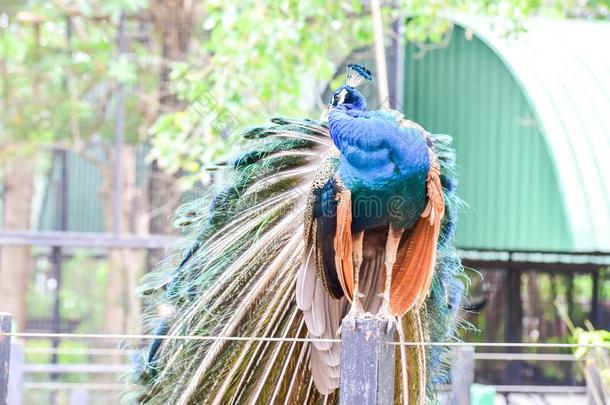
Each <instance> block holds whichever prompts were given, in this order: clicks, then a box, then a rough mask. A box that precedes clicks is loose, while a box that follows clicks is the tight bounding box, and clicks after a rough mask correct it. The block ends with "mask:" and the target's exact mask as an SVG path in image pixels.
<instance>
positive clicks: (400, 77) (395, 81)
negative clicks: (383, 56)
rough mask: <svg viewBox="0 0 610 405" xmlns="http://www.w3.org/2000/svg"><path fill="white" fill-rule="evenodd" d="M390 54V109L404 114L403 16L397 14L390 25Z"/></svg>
mask: <svg viewBox="0 0 610 405" xmlns="http://www.w3.org/2000/svg"><path fill="white" fill-rule="evenodd" d="M392 32H393V34H394V36H393V38H392V53H391V55H390V58H391V59H390V84H391V88H390V108H393V109H395V110H398V111H401V112H403V113H404V112H405V111H404V109H403V102H404V76H405V45H404V41H403V38H404V36H405V24H404V16H403V15H402V14H399V15H398V17H397V18H396V20H395V21H394V23H392Z"/></svg>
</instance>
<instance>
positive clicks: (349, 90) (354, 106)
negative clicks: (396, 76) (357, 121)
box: [329, 64, 373, 111]
mask: <svg viewBox="0 0 610 405" xmlns="http://www.w3.org/2000/svg"><path fill="white" fill-rule="evenodd" d="M371 80H373V75H372V74H371V72H370V70H368V69H367V68H365V67H364V66H360V65H356V64H349V65H347V78H346V80H345V84H344V85H343V86H341V87H339V88H338V89H337V90H335V92H334V93H333V96H332V99H331V100H330V105H329V107H330V108H338V107H340V106H342V107H343V108H345V109H348V110H360V111H364V110H365V109H366V100H365V99H364V96H363V95H362V93H360V92H359V91H358V90H356V87H357V86H360V85H361V84H364V83H367V82H370V81H371Z"/></svg>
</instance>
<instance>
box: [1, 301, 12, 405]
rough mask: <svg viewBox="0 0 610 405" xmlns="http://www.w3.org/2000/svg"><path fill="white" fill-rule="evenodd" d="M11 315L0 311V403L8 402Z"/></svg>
mask: <svg viewBox="0 0 610 405" xmlns="http://www.w3.org/2000/svg"><path fill="white" fill-rule="evenodd" d="M11 321H12V316H11V314H8V313H6V312H0V405H7V404H8V377H9V364H10V358H11V337H10V335H6V333H10V332H11Z"/></svg>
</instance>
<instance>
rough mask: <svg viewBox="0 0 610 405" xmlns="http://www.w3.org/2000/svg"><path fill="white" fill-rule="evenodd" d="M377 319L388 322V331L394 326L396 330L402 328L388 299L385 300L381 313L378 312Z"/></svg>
mask: <svg viewBox="0 0 610 405" xmlns="http://www.w3.org/2000/svg"><path fill="white" fill-rule="evenodd" d="M384 298H385V297H384ZM377 319H378V320H379V321H385V322H387V325H386V332H387V333H389V332H390V331H391V330H392V328H394V330H399V329H400V328H399V327H398V317H397V316H396V315H394V314H392V312H391V311H390V306H389V304H388V303H387V301H385V300H384V302H383V303H382V305H381V309H380V310H379V313H377Z"/></svg>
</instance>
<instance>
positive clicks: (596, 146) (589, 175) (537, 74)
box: [456, 17, 610, 252]
mask: <svg viewBox="0 0 610 405" xmlns="http://www.w3.org/2000/svg"><path fill="white" fill-rule="evenodd" d="M456 24H457V25H459V26H462V27H463V28H464V29H465V30H466V31H467V32H469V33H472V34H474V35H475V36H477V37H478V38H480V39H481V40H482V41H484V42H485V43H486V44H487V45H488V46H489V47H490V48H491V49H492V50H493V51H494V52H495V53H496V55H498V56H499V57H500V58H501V60H502V61H503V63H504V64H505V66H506V67H507V68H508V69H509V70H510V72H511V73H512V75H513V76H514V78H515V79H516V80H517V81H518V83H519V85H520V87H521V89H522V91H523V93H524V95H525V97H526V98H527V99H528V101H529V104H530V107H531V108H532V110H533V112H534V113H535V115H536V121H537V125H539V126H540V127H541V133H542V135H543V137H544V139H545V142H546V145H547V147H548V150H549V152H550V153H551V155H552V163H553V166H554V169H555V172H556V174H557V180H558V186H559V188H560V191H561V193H560V195H561V197H562V199H563V207H564V209H565V211H566V218H567V219H568V225H569V228H570V231H571V234H572V241H573V248H574V249H575V250H578V251H605V252H607V251H610V52H609V51H608V49H609V48H608V46H609V45H608V41H609V40H610V23H608V22H601V21H582V20H547V19H532V20H529V21H526V22H525V25H524V27H525V29H526V30H527V31H526V32H524V33H521V34H517V35H515V34H513V35H508V36H507V35H506V32H507V31H506V30H504V29H503V27H502V26H501V25H500V24H499V23H498V20H492V19H484V18H472V17H470V18H468V17H461V18H458V19H456Z"/></svg>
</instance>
